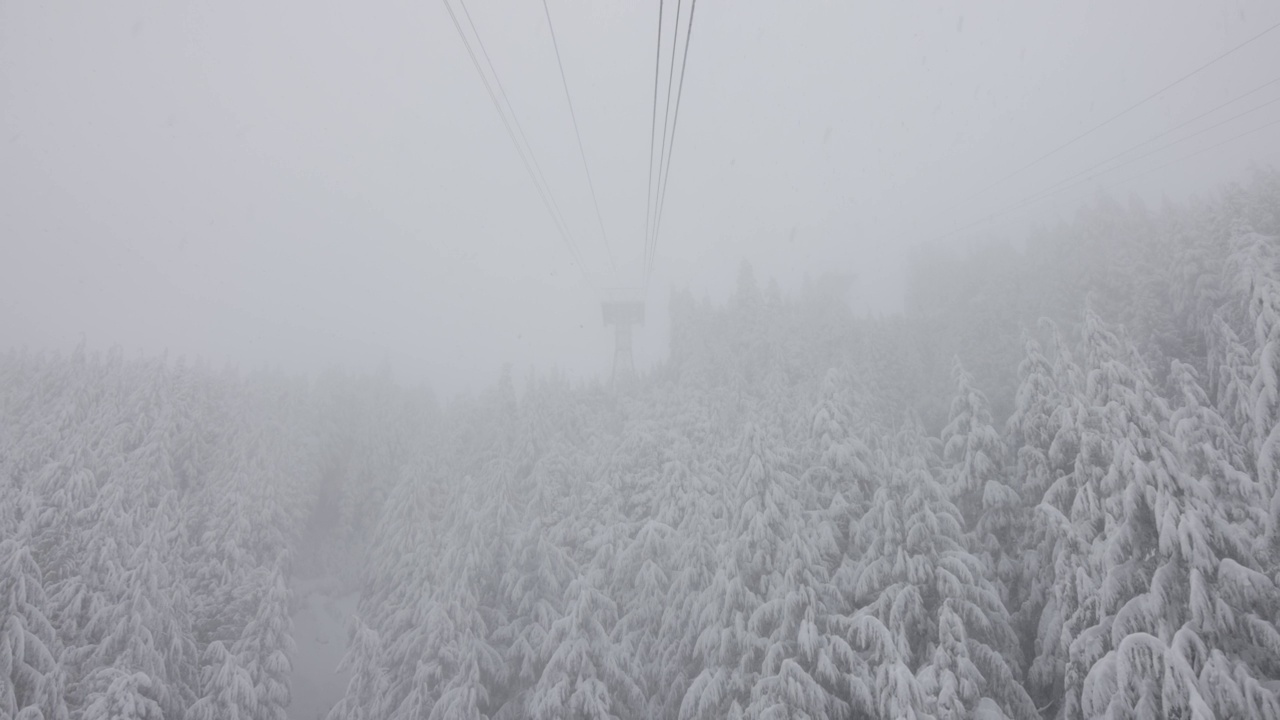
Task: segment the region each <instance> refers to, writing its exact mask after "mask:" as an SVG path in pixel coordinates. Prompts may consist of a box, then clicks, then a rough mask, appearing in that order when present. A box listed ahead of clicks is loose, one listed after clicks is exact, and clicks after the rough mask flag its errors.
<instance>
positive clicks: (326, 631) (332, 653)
mask: <svg viewBox="0 0 1280 720" xmlns="http://www.w3.org/2000/svg"><path fill="white" fill-rule="evenodd" d="M294 593H295V594H296V595H297V596H299V597H301V601H300V602H299V601H297V600H295V605H297V606H298V607H297V610H296V611H295V612H294V613H293V636H294V643H295V647H296V649H295V650H294V655H293V677H292V685H293V702H292V703H291V704H290V705H289V707H288V712H289V720H323V719H324V717H325V715H326V714H328V712H329V709H330V708H332V707H333V705H334V704H335V703H336V702H338V700H340V699H341V698H342V695H343V693H345V692H346V689H347V682H348V681H349V680H350V679H351V673H350V672H349V671H342V670H339V669H338V664H339V663H340V662H341V661H342V656H343V654H344V653H346V651H347V628H348V626H349V624H350V621H351V618H352V617H353V616H354V615H355V612H356V604H357V603H358V602H359V600H360V593H359V592H348V591H343V589H342V588H341V586H340V585H338V584H337V583H336V578H321V579H319V580H311V581H308V582H301V583H298V584H296V585H295V586H294Z"/></svg>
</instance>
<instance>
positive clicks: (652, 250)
mask: <svg viewBox="0 0 1280 720" xmlns="http://www.w3.org/2000/svg"><path fill="white" fill-rule="evenodd" d="M697 9H698V0H691V2H690V4H689V22H688V24H687V25H686V26H685V38H684V53H683V56H682V58H681V61H680V83H679V87H678V88H677V90H676V104H675V115H674V117H672V118H671V136H670V141H669V142H668V138H667V123H666V120H667V117H668V116H669V113H670V108H671V86H672V84H674V83H672V82H671V79H672V77H673V73H674V72H675V63H676V47H677V45H678V42H679V36H680V3H679V2H677V3H676V21H675V27H674V37H673V38H672V42H671V67H670V70H669V71H668V79H667V108H666V109H665V110H664V116H663V128H662V136H663V142H662V146H663V147H662V152H660V153H659V156H658V191H657V203H656V208H655V217H654V225H653V238H652V240H651V242H650V245H649V257H648V260H647V262H646V263H645V274H644V285H645V287H648V285H649V279H650V276H651V274H652V272H653V265H654V260H655V258H656V256H657V251H658V233H659V230H660V229H661V225H662V212H663V210H664V208H665V205H666V197H667V187H668V180H669V179H670V177H671V154H672V148H673V147H674V145H675V137H676V127H677V125H678V124H679V122H680V98H681V97H682V96H683V95H684V76H685V68H686V67H687V66H688V64H689V41H690V40H691V39H692V37H693V17H694V13H696V12H697ZM664 156H665V159H664Z"/></svg>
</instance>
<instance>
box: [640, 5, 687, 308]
mask: <svg viewBox="0 0 1280 720" xmlns="http://www.w3.org/2000/svg"><path fill="white" fill-rule="evenodd" d="M681 5H683V0H676V19H675V24H674V26H673V28H672V30H671V61H670V62H669V63H667V100H666V103H665V105H663V108H662V144H661V145H659V146H658V185H657V188H656V189H655V191H654V196H653V229H651V230H650V231H649V238H648V244H647V247H648V253H647V254H646V256H645V258H644V264H643V271H644V286H645V287H648V286H649V264H650V262H649V258H651V257H653V255H654V253H655V252H657V246H658V232H657V224H658V204H659V203H660V202H661V197H662V168H663V162H664V161H663V158H665V157H666V153H667V128H668V127H669V126H670V123H671V90H672V88H673V87H674V86H675V82H673V81H674V79H675V73H676V48H677V47H678V46H679V45H680V7H681Z"/></svg>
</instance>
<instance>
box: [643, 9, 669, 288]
mask: <svg viewBox="0 0 1280 720" xmlns="http://www.w3.org/2000/svg"><path fill="white" fill-rule="evenodd" d="M665 4H666V3H665V2H663V0H658V48H657V50H656V51H655V52H654V58H653V112H652V114H651V115H650V118H649V183H648V185H647V186H646V187H645V206H644V253H643V254H642V255H641V258H640V262H641V268H642V271H643V272H645V275H644V278H645V282H644V284H645V285H646V286H647V285H648V284H649V283H648V276H647V268H648V266H649V239H650V233H649V230H650V224H649V223H650V220H651V219H652V216H653V195H654V192H653V145H654V140H656V139H657V134H658V78H659V76H660V72H659V71H660V68H661V67H662V8H663V6H664V5H665ZM659 177H661V175H659Z"/></svg>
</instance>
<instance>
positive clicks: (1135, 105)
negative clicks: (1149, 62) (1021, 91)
mask: <svg viewBox="0 0 1280 720" xmlns="http://www.w3.org/2000/svg"><path fill="white" fill-rule="evenodd" d="M1276 28H1280V22H1278V23H1276V24H1274V25H1272V26H1270V27H1268V28H1266V29H1265V30H1263V31H1262V32H1260V33H1258V34H1256V35H1254V36H1252V37H1250V38H1249V39H1247V40H1245V41H1244V42H1242V43H1240V44H1238V45H1236V46H1234V47H1232V48H1230V49H1229V50H1227V51H1225V52H1223V53H1222V54H1220V55H1218V56H1217V57H1214V58H1213V59H1212V60H1209V61H1208V62H1206V63H1204V64H1203V65H1201V66H1199V67H1197V68H1196V69H1194V70H1192V71H1191V72H1189V73H1187V74H1185V75H1183V76H1182V77H1180V78H1178V79H1177V80H1174V81H1173V82H1171V83H1169V84H1168V85H1165V86H1164V87H1162V88H1160V89H1159V90H1156V91H1155V92H1153V93H1151V94H1150V95H1147V96H1146V97H1144V98H1142V99H1141V100H1139V101H1137V102H1135V103H1133V104H1132V105H1130V106H1128V107H1126V108H1125V109H1123V110H1121V111H1120V112H1118V113H1116V114H1115V115H1112V116H1111V117H1109V118H1107V119H1106V120H1103V121H1102V122H1100V123H1098V124H1097V125H1094V126H1093V127H1091V128H1089V129H1088V130H1085V131H1084V132H1082V133H1080V134H1079V135H1076V136H1075V137H1073V138H1071V139H1070V140H1067V141H1066V142H1064V143H1062V144H1061V145H1058V146H1057V147H1055V148H1053V149H1052V150H1050V151H1048V152H1046V153H1044V154H1043V155H1040V156H1039V157H1037V158H1036V159H1034V160H1032V161H1031V162H1029V163H1027V164H1025V165H1023V166H1022V167H1020V168H1018V169H1017V170H1014V171H1013V172H1011V173H1009V174H1007V175H1004V176H1003V177H1000V178H998V179H996V180H995V181H993V182H991V183H988V184H987V185H985V186H983V187H982V188H981V189H979V190H978V191H977V192H974V193H972V194H970V195H969V196H968V197H966V198H965V199H964V201H962V202H967V201H969V200H972V199H973V198H975V197H978V196H979V195H982V194H983V193H985V192H987V191H988V190H990V189H991V188H993V187H995V186H997V185H999V184H1001V183H1003V182H1005V181H1007V180H1010V179H1012V178H1014V177H1017V176H1018V175H1021V174H1022V173H1024V172H1026V171H1027V170H1030V169H1031V168H1033V167H1035V166H1036V165H1039V164H1040V163H1041V162H1043V161H1045V160H1047V159H1048V158H1050V157H1053V156H1054V155H1057V154H1058V153H1059V152H1062V151H1063V150H1065V149H1066V148H1068V147H1070V146H1071V145H1074V144H1075V143H1077V142H1079V141H1080V140H1082V139H1084V138H1086V137H1088V136H1089V135H1092V134H1093V133H1095V132H1097V131H1098V130H1101V129H1102V128H1104V127H1106V126H1107V125H1110V124H1111V123H1113V122H1115V121H1116V120H1118V119H1120V118H1121V117H1123V116H1125V115H1127V114H1129V113H1130V112H1133V111H1134V110H1136V109H1138V108H1139V107H1141V106H1143V105H1145V104H1147V103H1149V102H1151V101H1152V100H1154V99H1156V98H1157V97H1159V96H1160V95H1163V94H1164V93H1165V92H1167V91H1169V90H1170V89H1172V88H1173V87H1175V86H1177V85H1179V84H1181V83H1183V82H1186V81H1187V80H1189V79H1191V78H1192V77H1194V76H1196V75H1198V74H1199V73H1201V72H1203V71H1204V70H1206V69H1208V68H1209V67H1210V66H1212V65H1214V64H1216V63H1217V62H1219V61H1221V60H1223V59H1224V58H1226V57H1227V56H1229V55H1231V54H1233V53H1235V52H1237V51H1239V50H1241V49H1242V48H1244V47H1245V46H1247V45H1249V44H1250V43H1252V42H1254V41H1256V40H1258V39H1259V38H1261V37H1262V36H1264V35H1266V34H1267V33H1269V32H1272V31H1273V30H1275V29H1276Z"/></svg>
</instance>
